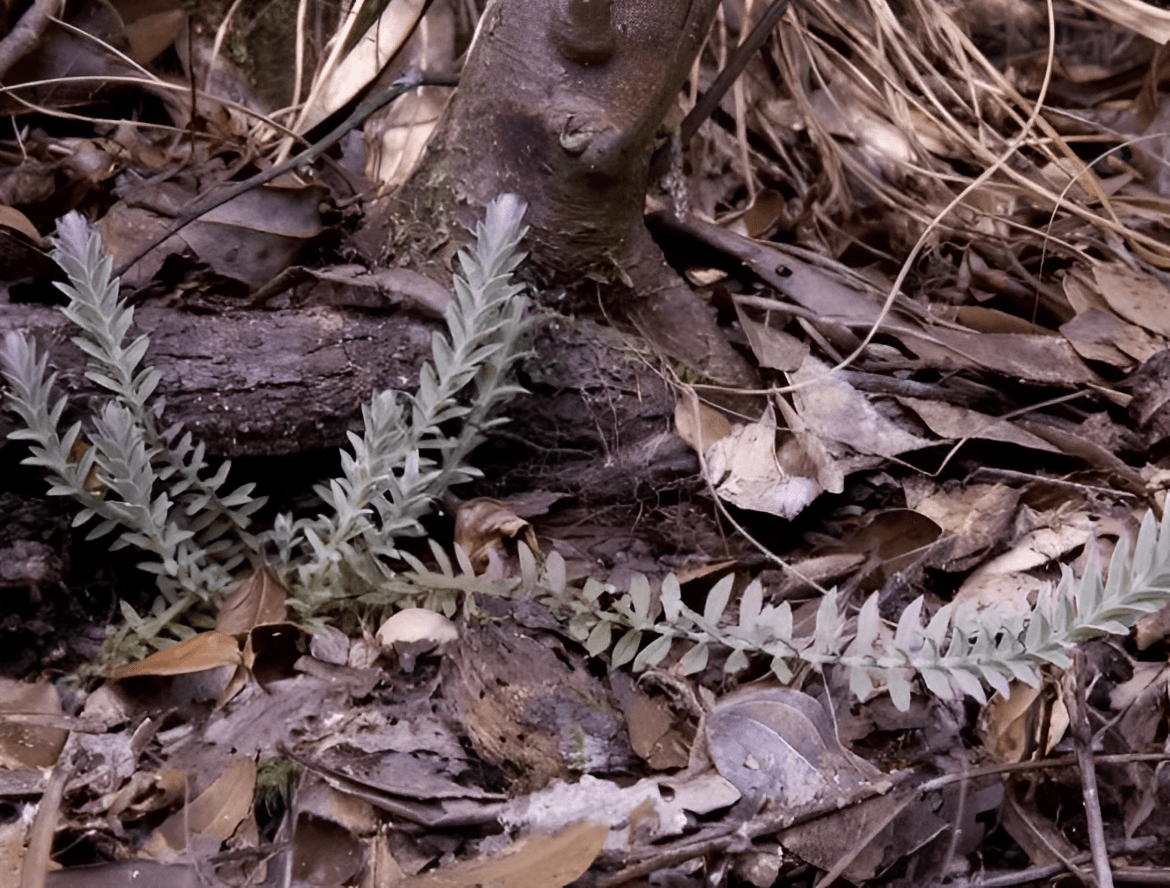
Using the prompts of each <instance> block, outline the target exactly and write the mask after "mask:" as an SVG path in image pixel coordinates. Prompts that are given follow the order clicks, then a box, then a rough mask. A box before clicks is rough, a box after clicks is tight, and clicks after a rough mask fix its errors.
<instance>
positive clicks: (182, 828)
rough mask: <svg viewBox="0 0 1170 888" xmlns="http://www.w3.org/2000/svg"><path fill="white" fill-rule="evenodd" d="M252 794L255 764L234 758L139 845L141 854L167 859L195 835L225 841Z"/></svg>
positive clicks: (240, 819)
mask: <svg viewBox="0 0 1170 888" xmlns="http://www.w3.org/2000/svg"><path fill="white" fill-rule="evenodd" d="M255 794H256V763H255V762H253V761H252V760H251V759H250V758H240V759H236V760H235V761H234V762H232V763H231V765H229V766H228V769H227V770H226V771H224V772H223V774H222V775H220V777H219V779H218V780H216V781H215V782H214V783H212V784H211V786H209V787H207V789H205V790H204V791H203V792H202V793H200V794H199V796H198V797H197V798H196V799H194V800H193V801H192V802H190V803H189V804H187V805H186V806H185V807H184V808H182V809H181V810H179V811H176V812H175V813H174V814H172V815H171V816H170V817H168V818H167V819H166V820H165V821H164V822H163V824H162V825H161V826H160V827H159V828H158V829H156V830H155V831H154V833H153V834H152V835H151V837H150V839H148V840H147V842H146V845H145V846H144V847H143V849H142V850H143V854H144V855H145V856H147V857H152V858H154V859H155V860H158V861H159V862H160V863H166V862H170V861H172V860H173V859H174V858H175V855H176V853H178V852H182V851H183V850H184V849H187V848H188V847H189V845H190V844H191V840H192V839H193V838H195V837H206V838H209V839H214V840H216V842H217V845H216V847H217V848H218V843H219V842H226V841H227V840H228V839H230V838H231V837H232V836H233V835H234V834H235V832H236V830H237V829H239V828H240V825H241V824H242V823H244V821H245V819H246V818H248V817H249V816H250V815H251V813H252V802H253V798H254V797H255Z"/></svg>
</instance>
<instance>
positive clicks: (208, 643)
mask: <svg viewBox="0 0 1170 888" xmlns="http://www.w3.org/2000/svg"><path fill="white" fill-rule="evenodd" d="M241 663H243V655H242V654H241V653H240V644H239V642H237V641H236V640H235V638H233V637H232V636H230V635H224V634H223V633H222V632H202V633H200V634H199V635H194V636H192V637H191V638H187V639H185V640H183V641H180V642H177V643H176V644H172V645H171V646H170V647H168V648H163V650H161V651H159V652H158V653H154V654H151V655H150V656H149V657H147V658H146V659H144V660H139V661H138V662H136V663H127V664H126V665H124V666H117V667H115V668H114V669H112V670H110V678H113V679H115V680H121V679H123V678H135V677H138V676H143V675H186V674H187V673H190V672H202V671H203V670H205V669H215V668H217V667H219V666H239V665H240V664H241Z"/></svg>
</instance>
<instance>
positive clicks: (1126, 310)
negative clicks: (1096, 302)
mask: <svg viewBox="0 0 1170 888" xmlns="http://www.w3.org/2000/svg"><path fill="white" fill-rule="evenodd" d="M1093 277H1094V279H1095V280H1096V282H1097V287H1098V288H1099V289H1100V291H1101V295H1102V296H1103V297H1104V298H1105V301H1106V302H1108V303H1109V307H1110V308H1112V309H1113V310H1114V311H1115V312H1117V314H1119V315H1120V316H1121V317H1123V318H1124V319H1125V320H1127V321H1129V322H1130V323H1133V324H1137V325H1138V326H1139V327H1145V328H1146V329H1147V330H1150V331H1152V332H1154V333H1158V334H1161V335H1162V336H1170V299H1168V298H1167V297H1170V291H1167V289H1166V286H1165V285H1164V284H1163V283H1162V282H1161V281H1159V280H1158V279H1157V278H1155V277H1154V276H1153V275H1150V274H1147V273H1145V272H1141V271H1135V270H1134V269H1132V268H1129V267H1127V266H1125V265H1122V264H1121V263H1119V262H1113V263H1110V264H1108V265H1105V264H1101V265H1095V266H1093Z"/></svg>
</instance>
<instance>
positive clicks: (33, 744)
mask: <svg viewBox="0 0 1170 888" xmlns="http://www.w3.org/2000/svg"><path fill="white" fill-rule="evenodd" d="M62 712H63V710H62V708H61V698H60V697H58V696H57V689H56V688H55V687H53V685H52V684H51V683H50V682H47V681H38V682H34V683H29V682H24V681H14V680H13V679H11V678H0V768H51V767H53V765H54V764H56V762H57V756H59V755H60V754H61V749H62V747H64V746H65V741H66V740H67V739H68V738H69V732H68V731H66V730H64V729H63V728H52V727H47V726H45V725H36V724H29V723H28V722H23V721H17V720H15V719H13V720H9V719H6V718H5V715H12V714H17V713H19V714H21V715H61V713H62Z"/></svg>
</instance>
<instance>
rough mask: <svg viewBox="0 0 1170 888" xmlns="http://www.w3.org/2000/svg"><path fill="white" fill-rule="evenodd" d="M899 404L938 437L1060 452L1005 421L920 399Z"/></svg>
mask: <svg viewBox="0 0 1170 888" xmlns="http://www.w3.org/2000/svg"><path fill="white" fill-rule="evenodd" d="M898 402H899V403H901V404H905V405H906V406H907V407H909V408H910V409H911V410H913V411H914V412H915V413H917V414H918V416H919V418H921V420H922V421H923V422H924V423H926V425H927V427H928V428H929V429H930V430H931V431H932V432H934V433H935V434H936V435H938V436H939V437H940V438H946V439H948V440H952V441H954V440H958V439H959V438H982V439H984V440H987V441H1003V442H1005V443H1007V444H1018V445H1019V446H1020V447H1030V448H1031V449H1033V450H1044V451H1047V452H1048V453H1060V452H1061V451H1060V448H1059V447H1054V446H1053V445H1051V444H1049V443H1048V442H1047V441H1045V440H1044V439H1043V438H1038V437H1037V436H1036V435H1033V434H1031V433H1030V432H1025V431H1024V430H1023V429H1021V428H1019V427H1018V426H1016V425H1015V424H1013V423H1011V422H1009V421H1008V420H1003V419H997V418H996V417H994V416H989V415H987V414H986V413H980V412H979V411H977V410H971V409H968V408H967V407H957V406H955V405H954V404H948V403H947V402H945V401H928V400H925V399H923V398H904V397H903V398H898Z"/></svg>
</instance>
